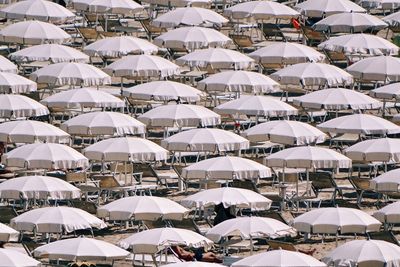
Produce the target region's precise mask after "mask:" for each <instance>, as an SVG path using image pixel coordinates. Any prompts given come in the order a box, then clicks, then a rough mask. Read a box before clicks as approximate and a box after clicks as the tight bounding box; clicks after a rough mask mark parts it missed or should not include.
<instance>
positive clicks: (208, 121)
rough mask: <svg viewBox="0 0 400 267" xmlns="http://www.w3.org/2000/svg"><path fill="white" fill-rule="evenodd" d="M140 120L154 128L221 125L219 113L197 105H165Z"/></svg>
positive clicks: (142, 116) (147, 113)
mask: <svg viewBox="0 0 400 267" xmlns="http://www.w3.org/2000/svg"><path fill="white" fill-rule="evenodd" d="M138 120H139V121H141V122H143V123H144V124H146V125H147V126H153V127H199V126H200V127H207V126H215V125H218V124H220V123H221V116H220V115H218V114H217V113H215V112H213V111H211V110H209V109H208V108H205V107H203V106H197V105H187V104H179V105H163V106H159V107H156V108H153V109H151V110H149V111H147V112H146V113H144V114H142V115H140V116H139V117H138Z"/></svg>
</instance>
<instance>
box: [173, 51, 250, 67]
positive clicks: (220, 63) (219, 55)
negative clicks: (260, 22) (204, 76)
mask: <svg viewBox="0 0 400 267" xmlns="http://www.w3.org/2000/svg"><path fill="white" fill-rule="evenodd" d="M176 63H177V64H178V65H188V66H189V67H200V68H206V67H207V66H209V67H211V68H212V69H235V70H240V69H248V68H251V67H252V66H253V63H254V59H252V58H250V57H248V56H246V55H245V54H242V53H240V52H238V51H234V50H230V49H225V48H207V49H198V50H195V51H194V52H191V53H189V54H187V55H184V56H182V57H180V58H178V59H177V60H176Z"/></svg>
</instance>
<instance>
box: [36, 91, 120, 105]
mask: <svg viewBox="0 0 400 267" xmlns="http://www.w3.org/2000/svg"><path fill="white" fill-rule="evenodd" d="M41 103H43V104H44V105H46V106H47V107H51V108H86V107H88V108H89V107H90V108H123V107H124V106H125V102H124V101H123V100H121V99H120V98H118V97H116V96H113V95H111V94H109V93H106V92H103V91H100V90H97V89H96V88H79V89H70V90H67V91H63V92H59V93H56V94H54V95H51V96H48V97H46V98H45V99H43V100H42V101H41Z"/></svg>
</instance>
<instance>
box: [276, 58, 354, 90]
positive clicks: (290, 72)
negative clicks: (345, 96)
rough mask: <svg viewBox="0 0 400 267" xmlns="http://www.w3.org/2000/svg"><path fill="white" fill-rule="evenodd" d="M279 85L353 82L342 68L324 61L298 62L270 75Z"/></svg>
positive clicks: (342, 83)
mask: <svg viewBox="0 0 400 267" xmlns="http://www.w3.org/2000/svg"><path fill="white" fill-rule="evenodd" d="M270 77H271V78H272V79H274V80H275V81H277V82H279V83H280V84H281V85H283V84H284V85H289V84H293V85H302V86H315V85H318V86H344V85H351V84H352V83H353V76H351V75H350V74H349V73H347V72H345V71H344V70H342V69H340V68H338V67H336V66H333V65H329V64H325V63H299V64H295V65H292V66H288V67H286V68H283V69H281V70H278V71H277V72H274V73H273V74H271V75H270Z"/></svg>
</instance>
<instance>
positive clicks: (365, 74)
mask: <svg viewBox="0 0 400 267" xmlns="http://www.w3.org/2000/svg"><path fill="white" fill-rule="evenodd" d="M346 70H347V71H348V72H349V73H350V74H351V75H353V76H354V78H355V79H359V80H368V81H384V82H385V83H390V82H397V81H400V59H399V58H397V57H391V56H379V57H371V58H365V59H362V60H360V61H358V62H356V63H354V64H353V65H351V66H349V67H347V69H346Z"/></svg>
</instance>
